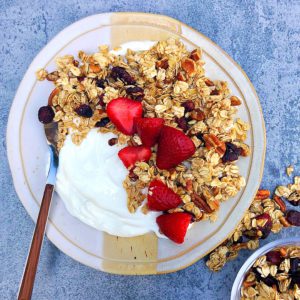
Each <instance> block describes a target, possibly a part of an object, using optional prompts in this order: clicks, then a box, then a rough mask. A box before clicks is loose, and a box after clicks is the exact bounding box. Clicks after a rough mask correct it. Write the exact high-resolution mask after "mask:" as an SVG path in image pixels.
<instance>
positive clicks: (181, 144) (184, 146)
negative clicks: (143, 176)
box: [156, 126, 196, 169]
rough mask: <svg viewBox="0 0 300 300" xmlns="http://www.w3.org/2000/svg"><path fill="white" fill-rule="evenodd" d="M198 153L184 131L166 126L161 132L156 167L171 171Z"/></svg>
mask: <svg viewBox="0 0 300 300" xmlns="http://www.w3.org/2000/svg"><path fill="white" fill-rule="evenodd" d="M195 151H196V148H195V145H194V143H193V141H192V140H191V139H190V138H189V137H188V136H186V135H185V134H184V133H183V132H182V131H180V130H178V129H176V128H173V127H169V126H164V127H163V128H162V130H161V132H160V137H159V140H158V148H157V158H156V165H157V167H158V168H159V169H171V168H174V167H176V166H177V165H179V164H180V163H181V162H183V161H184V160H186V159H188V158H189V157H191V156H192V155H193V154H194V153H195Z"/></svg>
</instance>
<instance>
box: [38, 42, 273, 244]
mask: <svg viewBox="0 0 300 300" xmlns="http://www.w3.org/2000/svg"><path fill="white" fill-rule="evenodd" d="M204 64H205V62H204V61H203V59H202V52H201V50H200V49H195V50H193V51H192V52H189V51H188V50H187V49H186V47H185V46H184V45H183V44H182V43H181V42H180V41H178V40H175V39H168V40H165V41H160V42H158V43H157V44H155V45H154V46H153V47H152V48H151V49H149V50H146V51H139V52H136V51H133V50H128V51H127V54H126V55H125V57H122V56H116V55H114V54H112V53H111V52H110V51H109V48H108V47H107V46H100V47H99V50H98V52H96V53H92V54H87V53H85V52H83V51H79V53H78V59H75V57H74V56H72V55H65V56H63V57H59V58H57V59H56V65H57V69H56V70H54V71H52V72H47V71H46V70H43V69H41V70H39V71H38V72H37V77H38V79H39V80H43V79H47V80H49V81H52V82H53V83H54V85H55V88H54V90H53V92H52V93H51V94H50V96H49V99H48V106H49V107H51V108H52V109H53V111H54V113H55V115H54V118H53V120H54V121H55V122H58V128H59V132H58V148H59V149H60V148H61V147H62V146H63V143H64V141H65V138H66V136H67V135H68V134H69V135H71V137H72V141H73V142H74V143H75V144H80V143H81V142H82V140H83V139H84V138H85V137H86V135H87V134H88V132H89V131H90V130H91V129H92V128H95V127H98V128H99V132H102V133H106V132H112V133H114V134H115V135H116V136H117V142H118V143H119V144H126V145H132V146H137V145H141V140H140V137H139V136H138V135H137V134H134V135H133V136H128V135H124V134H123V133H121V132H120V131H119V130H117V128H116V127H115V125H114V124H113V122H112V121H111V120H110V119H109V118H108V115H107V110H106V108H107V105H108V104H109V103H110V102H111V101H112V100H113V99H116V98H118V97H126V98H130V99H133V100H135V101H139V102H141V103H142V106H143V116H144V117H146V118H147V117H148V118H162V119H164V122H165V125H167V126H171V127H173V128H177V129H179V130H180V131H182V132H184V133H185V135H186V136H187V137H189V138H190V139H191V140H192V142H193V144H194V145H195V149H196V151H195V153H194V154H193V155H192V157H190V158H188V159H187V160H186V161H184V162H183V163H180V164H179V165H177V166H176V167H174V168H173V169H169V170H162V169H159V168H158V167H157V165H156V155H157V148H156V147H154V148H153V150H152V151H153V152H152V155H151V158H150V160H149V161H147V162H137V163H136V164H135V166H134V168H132V169H131V170H130V172H129V174H128V176H127V177H126V179H125V180H124V183H123V186H124V188H125V189H126V191H127V195H128V209H129V211H130V212H132V213H134V212H135V211H136V209H137V208H138V207H140V206H141V205H142V204H143V201H144V199H145V194H144V193H142V192H141V190H143V189H144V188H145V187H147V186H148V185H149V183H150V182H151V181H153V180H154V179H159V180H161V181H162V182H163V183H165V184H166V185H167V186H168V187H169V188H171V189H172V190H173V191H174V192H176V193H177V194H178V195H179V196H180V197H181V199H182V205H181V206H180V207H178V208H177V210H180V211H186V212H189V213H191V214H192V215H193V221H200V220H206V219H210V220H211V221H215V220H216V218H217V213H218V210H219V208H220V203H221V202H223V201H226V200H228V199H229V198H231V197H234V196H235V195H236V194H237V193H238V191H239V190H241V188H242V187H243V186H244V185H245V179H244V178H243V177H242V176H241V175H240V173H239V168H238V166H237V165H236V164H235V162H236V160H237V159H238V158H239V156H248V155H249V154H250V148H249V146H248V145H246V144H245V140H246V137H247V131H248V130H249V128H250V126H249V124H247V123H245V122H244V121H243V120H241V119H235V118H236V113H237V107H238V106H239V105H241V104H242V101H241V99H239V98H238V97H237V96H234V95H231V92H230V89H229V87H228V85H227V83H226V82H224V81H220V80H211V79H209V78H207V77H206V76H205V70H204ZM112 143H113V144H115V143H116V140H114V141H112ZM143 211H145V213H147V209H144V210H143ZM175 211H176V210H175ZM172 212H174V209H173V210H169V213H172ZM277 226H279V225H277ZM274 230H277V229H274ZM251 243H252V242H251ZM251 243H249V247H252V248H253V247H255V245H252V244H251Z"/></svg>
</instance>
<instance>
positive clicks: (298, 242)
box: [230, 236, 300, 300]
mask: <svg viewBox="0 0 300 300" xmlns="http://www.w3.org/2000/svg"><path fill="white" fill-rule="evenodd" d="M282 246H300V236H299V237H294V238H286V239H280V240H277V241H274V242H271V243H268V244H266V245H264V246H263V247H261V248H259V249H258V250H256V251H255V252H254V253H253V254H252V255H251V256H250V257H249V258H248V259H247V260H246V261H245V263H244V264H243V266H242V267H241V269H240V271H239V272H238V274H237V276H236V278H235V281H234V283H233V286H232V290H231V298H230V299H231V300H238V299H240V298H241V288H242V284H243V281H244V278H245V276H246V274H247V272H248V271H249V269H250V268H251V267H252V265H253V264H254V262H255V261H256V259H258V258H259V257H260V256H263V255H264V254H266V253H268V252H270V251H272V250H274V249H276V248H279V247H282Z"/></svg>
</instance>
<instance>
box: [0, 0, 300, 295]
mask: <svg viewBox="0 0 300 300" xmlns="http://www.w3.org/2000/svg"><path fill="white" fill-rule="evenodd" d="M297 2H298V1H296V0H295V1H282V0H277V1H272V0H269V1H266V0H261V1H253V0H230V1H229V0H228V1H222V0H210V1H197V0H194V1H188V0H184V1H183V0H182V1H178V0H176V1H175V0H168V1H167V0H157V1H141V0H134V1H129V0H110V1H103V0H101V1H100V0H98V1H84V0H78V1H71V0H64V1H58V0H52V1H38V0H34V1H28V0H11V1H8V0H4V1H3V0H0V7H1V10H0V40H1V45H0V61H1V66H0V111H1V113H0V126H1V127H0V128H1V130H0V140H1V143H0V187H1V192H0V222H1V224H0V298H1V299H14V298H15V297H16V293H17V289H18V285H19V280H20V278H21V275H22V271H23V264H24V262H25V259H26V256H27V249H28V244H29V241H30V238H31V235H32V232H33V228H34V227H33V222H32V220H31V219H30V217H29V216H28V215H27V213H26V211H25V209H24V208H23V206H22V204H21V203H20V201H19V200H18V197H17V195H16V193H15V191H14V188H13V184H12V179H11V175H10V171H9V168H8V163H7V160H6V153H5V128H6V123H7V118H8V113H9V108H10V105H11V102H12V99H13V97H14V94H15V92H16V89H17V87H18V85H19V83H20V81H21V79H22V77H23V75H24V73H25V72H26V69H27V67H28V66H29V64H30V62H31V61H32V59H33V58H34V57H35V55H36V54H37V53H38V52H39V51H40V50H41V48H42V47H43V46H44V45H45V44H46V43H47V42H49V40H50V39H51V38H52V37H54V36H55V35H56V34H57V33H58V32H59V31H60V30H62V29H63V28H64V27H66V26H68V25H69V24H71V23H73V22H74V21H77V20H78V19H80V18H83V17H86V16H88V15H91V14H95V13H100V12H113V11H144V12H154V13H161V14H165V15H169V16H171V17H174V18H177V19H179V20H181V21H183V22H185V23H187V24H188V25H190V26H192V27H194V28H196V29H197V30H199V31H201V32H202V33H204V34H205V35H207V36H208V37H210V38H211V39H212V40H213V41H215V42H216V43H217V44H219V45H220V46H221V47H222V48H223V49H225V50H226V51H227V52H228V53H229V54H230V55H231V56H232V57H233V58H234V59H235V60H236V61H237V62H238V63H239V64H240V65H241V66H242V68H243V69H244V70H245V71H246V73H247V74H248V76H249V78H250V79H251V81H252V82H253V84H254V86H255V88H256V90H257V92H258V95H259V97H260V100H261V104H262V107H263V111H264V116H265V121H266V127H267V137H268V144H267V156H266V165H265V173H264V179H263V182H262V186H263V187H265V188H270V189H273V188H275V186H276V185H277V184H279V183H287V182H289V180H290V179H289V178H288V177H287V176H286V175H285V167H286V166H288V165H289V164H294V165H295V170H296V174H300V163H299V157H300V153H299V149H300V128H299V127H300V104H299V103H300V102H299V94H300V93H299V48H300V32H299V19H300V7H299V4H297ZM295 234H298V235H299V229H296V228H294V229H289V230H285V231H284V232H283V233H281V234H280V235H277V236H272V237H269V238H268V241H270V240H272V239H275V238H279V237H284V236H291V235H295ZM266 242H267V241H265V242H264V243H266ZM248 256H249V252H243V253H242V254H241V255H240V256H239V258H238V259H237V260H235V261H234V262H231V263H229V264H228V265H227V266H226V267H225V268H224V270H222V271H221V272H219V273H217V274H213V273H211V272H210V271H208V269H207V268H206V267H205V263H204V260H201V261H199V262H197V263H195V264H194V265H193V266H191V267H189V268H187V269H185V270H182V271H179V272H177V273H174V274H168V275H162V276H140V277H126V276H117V275H109V274H104V273H102V272H98V271H95V270H93V269H90V268H88V267H85V266H83V265H81V264H79V263H77V262H75V261H74V260H72V259H71V258H69V257H67V256H66V255H64V254H63V253H61V252H60V251H59V250H58V249H56V248H55V247H54V246H53V245H52V244H51V243H50V242H49V241H48V240H47V239H46V241H45V243H44V245H43V250H42V255H41V260H40V264H39V270H38V274H37V277H36V283H35V288H34V293H33V299H39V300H43V299H58V300H60V299H175V298H178V299H182V298H185V299H186V298H191V297H193V298H200V299H202V298H205V299H213V300H217V299H222V300H224V299H229V295H230V290H231V286H232V283H233V281H234V279H235V276H236V274H237V272H238V270H239V268H240V267H241V265H242V264H243V262H244V261H245V259H246V258H247V257H248Z"/></svg>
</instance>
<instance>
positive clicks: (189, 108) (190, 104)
mask: <svg viewBox="0 0 300 300" xmlns="http://www.w3.org/2000/svg"><path fill="white" fill-rule="evenodd" d="M181 106H183V107H184V109H185V112H190V111H192V110H194V109H195V103H194V102H193V101H192V100H188V101H185V102H183V103H182V104H181Z"/></svg>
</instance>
